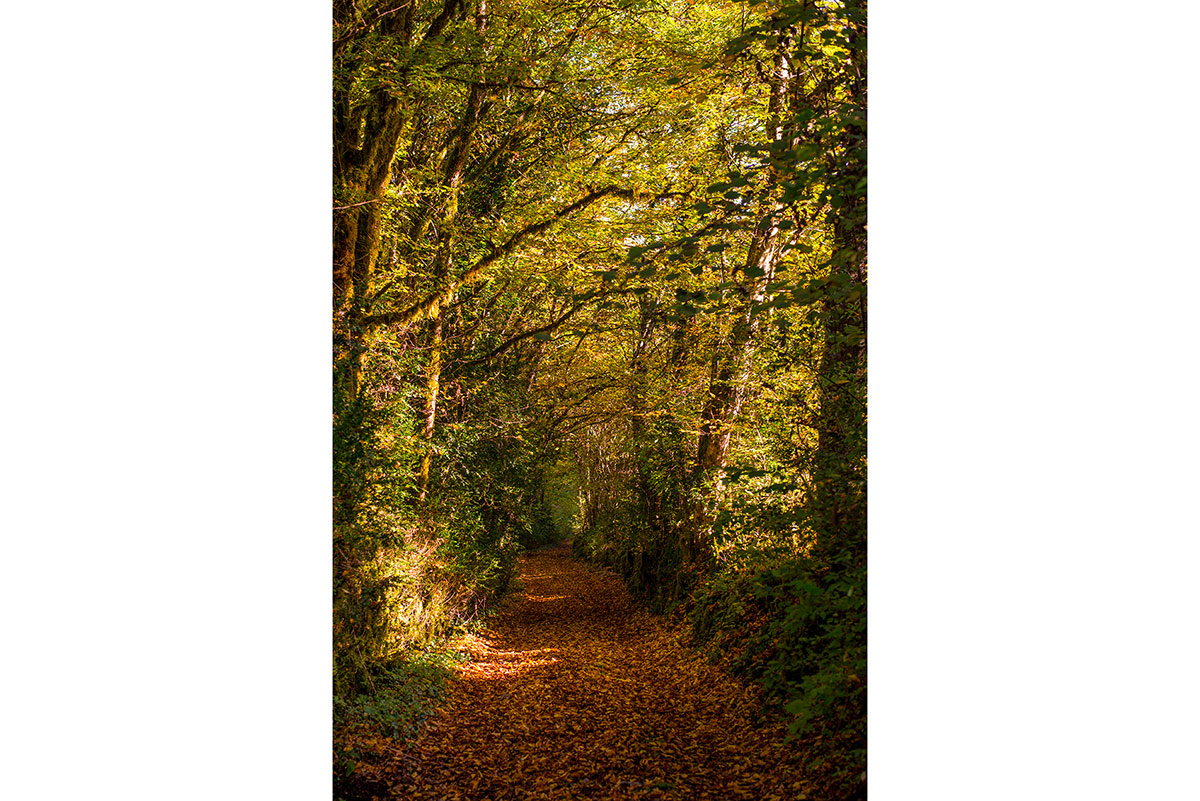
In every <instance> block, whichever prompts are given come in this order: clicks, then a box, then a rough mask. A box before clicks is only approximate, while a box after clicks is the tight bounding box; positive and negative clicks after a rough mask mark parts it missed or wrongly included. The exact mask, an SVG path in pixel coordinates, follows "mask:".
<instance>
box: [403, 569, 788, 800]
mask: <svg viewBox="0 0 1200 801" xmlns="http://www.w3.org/2000/svg"><path fill="white" fill-rule="evenodd" d="M521 584H522V586H521V589H520V590H518V591H517V592H514V593H513V595H512V597H511V598H510V600H509V601H508V603H507V604H506V606H505V608H504V610H503V612H502V613H501V615H499V616H498V618H497V620H496V622H495V623H494V624H493V626H492V627H491V628H490V630H488V631H487V632H484V634H483V635H482V636H480V637H477V638H475V640H474V643H475V645H474V648H473V653H472V661H470V662H469V663H467V664H466V665H465V666H464V667H463V669H462V671H461V673H460V676H459V678H458V679H457V680H456V681H455V682H454V683H453V686H452V688H451V693H450V699H449V701H448V703H447V705H446V706H445V707H444V708H443V709H442V710H441V711H440V712H439V713H438V715H436V716H435V717H434V718H433V719H432V720H431V721H430V722H429V724H428V726H427V728H426V729H425V731H424V732H423V733H422V735H421V736H420V737H419V738H418V739H417V740H416V741H415V742H413V743H411V744H410V745H409V746H408V747H407V748H405V749H403V750H396V751H395V752H394V753H393V755H392V758H391V760H390V762H389V763H388V764H387V766H386V767H385V769H384V770H385V775H386V781H387V784H388V785H389V786H390V787H391V793H392V797H393V798H411V799H461V800H463V801H466V800H468V799H469V800H471V801H474V800H475V799H635V798H637V799H641V798H670V799H714V800H715V799H729V798H751V799H756V800H757V801H792V800H793V799H801V798H804V797H805V796H804V793H803V789H804V783H803V782H802V780H801V778H800V773H799V769H798V762H799V753H798V752H797V749H795V748H788V747H784V746H781V745H780V741H781V739H782V730H781V728H780V727H779V726H777V725H775V724H764V725H760V726H756V725H755V724H754V723H752V719H753V718H754V717H755V715H754V712H755V710H756V709H757V708H758V706H757V703H756V701H755V695H754V692H753V691H752V690H750V689H749V688H747V687H746V686H745V685H742V684H741V683H739V682H737V681H735V680H734V679H732V678H730V677H728V676H726V675H724V674H723V673H721V672H720V671H719V670H718V669H717V668H715V667H713V666H711V665H709V664H708V663H707V662H706V661H705V660H704V659H703V658H702V657H700V656H699V655H697V654H694V653H691V652H689V651H687V650H685V649H683V648H681V647H680V646H679V645H678V644H677V642H676V637H675V635H674V634H673V633H672V632H671V631H669V630H668V628H667V627H665V626H664V624H663V623H662V622H661V621H659V620H658V619H656V618H654V617H653V616H651V615H649V614H648V613H646V612H645V611H643V610H641V609H638V608H637V607H636V606H635V605H634V604H633V602H632V601H631V599H630V597H629V594H628V592H627V591H626V590H625V587H624V585H623V583H622V582H621V580H620V579H619V578H618V577H616V576H613V575H610V574H607V573H604V572H601V571H598V570H596V569H595V568H592V567H589V566H587V565H584V564H581V563H578V562H575V561H572V560H571V558H570V553H569V550H568V549H567V548H565V547H559V548H556V549H551V550H548V551H540V552H534V553H530V554H528V555H526V557H525V558H524V559H523V561H522V565H521Z"/></svg>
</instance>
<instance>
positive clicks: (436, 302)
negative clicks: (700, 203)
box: [363, 186, 633, 327]
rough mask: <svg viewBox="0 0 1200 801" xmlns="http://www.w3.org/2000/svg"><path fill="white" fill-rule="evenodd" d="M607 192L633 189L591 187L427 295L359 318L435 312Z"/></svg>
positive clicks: (382, 320)
mask: <svg viewBox="0 0 1200 801" xmlns="http://www.w3.org/2000/svg"><path fill="white" fill-rule="evenodd" d="M608 195H618V196H620V197H627V198H632V197H633V192H631V191H630V190H628V189H623V188H621V187H619V186H606V187H604V188H603V189H595V190H592V191H591V192H589V193H588V194H586V195H584V196H583V197H581V198H580V199H579V200H576V201H575V202H574V203H572V204H571V205H569V206H566V207H565V208H562V209H559V210H558V211H557V212H555V213H554V214H553V215H551V216H550V217H547V218H546V219H544V220H541V221H539V222H536V223H532V224H530V225H527V226H525V227H524V228H522V229H521V230H520V231H517V232H516V233H515V234H513V235H512V236H510V237H509V238H508V241H506V242H505V243H504V244H503V245H501V246H499V247H496V246H495V245H492V246H491V252H490V253H488V255H486V256H484V257H483V258H481V259H479V261H477V262H475V264H474V265H472V266H471V267H470V268H469V269H468V270H467V271H466V272H465V273H463V274H462V275H461V276H459V278H458V279H457V280H454V281H451V282H449V283H448V284H446V285H445V286H444V287H442V288H441V289H439V290H438V291H436V292H434V293H433V294H431V295H428V296H427V297H425V298H424V299H422V300H420V301H418V302H417V303H414V304H412V305H411V306H409V307H408V308H406V309H402V310H400V311H395V312H387V313H385V314H375V315H370V316H368V317H366V318H365V319H364V320H363V323H364V324H365V325H367V326H370V327H374V326H380V325H401V326H405V325H410V324H412V323H414V322H416V321H417V320H421V319H424V318H427V317H430V316H431V315H433V314H436V313H437V310H438V309H440V308H441V307H442V304H444V303H448V302H449V301H450V300H452V299H453V298H454V295H455V293H457V292H458V290H459V289H461V288H462V287H464V286H466V285H467V284H470V283H472V282H474V281H476V280H478V279H479V277H480V276H481V275H482V274H483V272H484V270H486V269H487V268H488V267H490V266H491V265H492V264H493V263H495V262H496V261H498V260H500V259H501V258H503V257H505V256H507V255H509V254H511V253H512V252H513V251H514V250H516V249H517V247H518V246H519V245H520V244H521V242H522V241H524V240H525V239H527V238H528V237H530V236H535V235H537V234H540V233H541V232H543V231H545V230H546V229H548V228H550V227H551V226H553V225H554V224H555V223H557V222H559V221H560V220H562V219H564V218H565V217H569V216H571V215H572V214H574V213H575V212H577V211H579V210H581V209H584V208H587V207H588V206H590V205H591V204H593V203H595V202H596V201H597V200H600V199H601V198H603V197H607V196H608Z"/></svg>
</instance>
